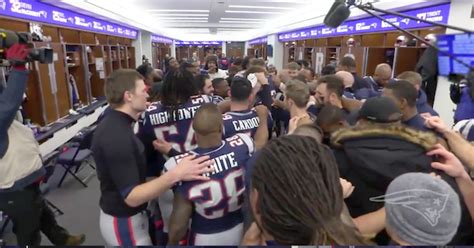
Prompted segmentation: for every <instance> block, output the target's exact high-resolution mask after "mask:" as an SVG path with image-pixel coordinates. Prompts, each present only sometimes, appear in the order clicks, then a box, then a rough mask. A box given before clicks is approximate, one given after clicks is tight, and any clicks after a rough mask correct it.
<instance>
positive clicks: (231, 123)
mask: <svg viewBox="0 0 474 248" xmlns="http://www.w3.org/2000/svg"><path fill="white" fill-rule="evenodd" d="M222 120H223V123H224V131H223V137H224V138H229V137H231V136H234V135H236V134H238V133H243V134H247V135H249V136H250V137H252V138H254V136H255V133H256V132H257V128H258V126H259V124H260V119H259V118H258V116H257V111H256V110H255V109H254V108H253V109H251V110H246V111H231V112H227V113H225V114H223V115H222Z"/></svg>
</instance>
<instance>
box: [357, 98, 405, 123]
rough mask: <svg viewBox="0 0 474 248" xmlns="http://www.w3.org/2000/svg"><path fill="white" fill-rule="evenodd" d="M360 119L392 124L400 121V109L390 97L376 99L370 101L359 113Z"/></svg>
mask: <svg viewBox="0 0 474 248" xmlns="http://www.w3.org/2000/svg"><path fill="white" fill-rule="evenodd" d="M359 119H366V120H369V121H372V122H377V123H391V122H396V121H400V120H401V119H402V113H401V111H400V108H399V107H398V106H397V105H396V104H395V102H394V101H392V99H390V98H388V97H383V96H382V97H374V98H370V99H368V100H367V101H366V102H365V103H364V105H362V108H361V109H360V111H359Z"/></svg>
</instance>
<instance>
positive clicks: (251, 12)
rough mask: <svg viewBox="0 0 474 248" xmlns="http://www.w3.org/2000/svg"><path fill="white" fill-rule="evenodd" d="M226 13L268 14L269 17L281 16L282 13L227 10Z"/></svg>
mask: <svg viewBox="0 0 474 248" xmlns="http://www.w3.org/2000/svg"><path fill="white" fill-rule="evenodd" d="M225 13H238V14H268V15H280V14H283V13H282V12H265V11H251V10H226V11H225Z"/></svg>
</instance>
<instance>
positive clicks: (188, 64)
mask: <svg viewBox="0 0 474 248" xmlns="http://www.w3.org/2000/svg"><path fill="white" fill-rule="evenodd" d="M195 63H196V62H195V61H185V62H183V63H181V65H180V68H181V70H187V71H189V72H191V73H192V74H193V75H194V76H198V75H200V74H201V69H200V68H199V65H196V64H195ZM197 63H199V62H197Z"/></svg>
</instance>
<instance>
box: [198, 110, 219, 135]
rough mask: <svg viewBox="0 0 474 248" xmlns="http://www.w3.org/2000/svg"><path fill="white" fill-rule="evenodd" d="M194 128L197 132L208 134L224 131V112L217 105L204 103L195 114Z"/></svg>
mask: <svg viewBox="0 0 474 248" xmlns="http://www.w3.org/2000/svg"><path fill="white" fill-rule="evenodd" d="M193 129H194V131H195V132H196V134H199V135H202V136H206V135H210V134H216V133H217V134H220V133H221V132H222V114H221V112H220V111H219V109H218V108H217V105H215V104H212V103H206V104H203V105H202V106H201V107H200V108H199V110H198V111H197V112H196V114H195V115H194V119H193Z"/></svg>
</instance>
